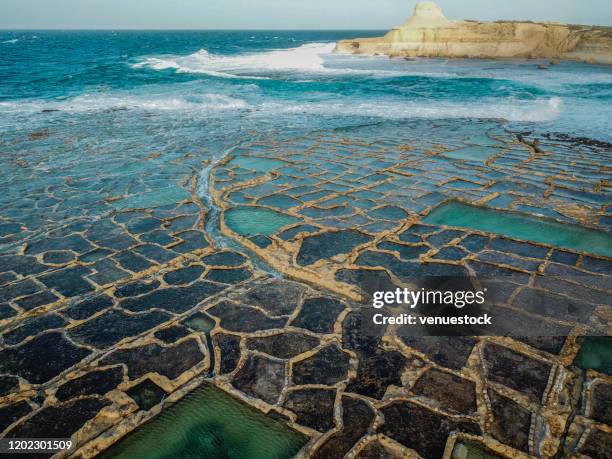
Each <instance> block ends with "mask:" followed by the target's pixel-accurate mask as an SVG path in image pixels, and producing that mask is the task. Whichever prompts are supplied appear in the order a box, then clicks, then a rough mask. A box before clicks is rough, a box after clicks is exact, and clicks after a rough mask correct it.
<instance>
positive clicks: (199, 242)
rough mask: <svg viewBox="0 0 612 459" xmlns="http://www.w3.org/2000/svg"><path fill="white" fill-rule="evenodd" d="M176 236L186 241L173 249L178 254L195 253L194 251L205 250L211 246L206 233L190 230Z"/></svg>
mask: <svg viewBox="0 0 612 459" xmlns="http://www.w3.org/2000/svg"><path fill="white" fill-rule="evenodd" d="M175 236H176V237H178V238H181V239H182V240H183V241H184V242H181V243H180V244H178V245H175V246H173V247H172V250H174V251H176V252H180V253H188V252H193V251H194V250H198V249H205V248H206V247H208V245H209V244H208V241H207V240H206V237H205V236H204V233H203V232H201V231H195V230H189V231H184V232H182V233H179V234H175Z"/></svg>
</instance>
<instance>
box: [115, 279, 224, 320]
mask: <svg viewBox="0 0 612 459" xmlns="http://www.w3.org/2000/svg"><path fill="white" fill-rule="evenodd" d="M223 289H224V287H222V286H220V285H217V284H213V283H210V282H196V283H195V284H192V285H190V286H187V287H170V288H162V289H158V290H155V291H153V292H150V293H147V294H145V295H143V296H140V297H137V298H128V299H125V300H123V301H122V302H121V306H122V307H123V308H125V309H127V310H129V311H133V312H140V311H147V310H149V309H152V308H160V309H164V310H166V311H168V312H173V313H178V314H180V313H182V312H186V311H188V310H190V309H192V308H194V307H195V306H197V305H198V303H200V302H202V301H204V300H205V299H207V298H209V297H211V296H213V295H215V294H217V293H219V292H220V291H221V290H223Z"/></svg>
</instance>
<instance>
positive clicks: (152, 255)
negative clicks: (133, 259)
mask: <svg viewBox="0 0 612 459" xmlns="http://www.w3.org/2000/svg"><path fill="white" fill-rule="evenodd" d="M133 250H134V252H135V253H138V254H139V255H142V256H143V257H145V258H148V259H149V260H153V261H155V262H157V263H160V264H161V263H168V262H169V261H171V260H174V259H175V258H177V257H178V256H179V254H178V253H176V252H174V251H172V250H169V249H163V248H161V247H160V246H158V245H155V244H142V245H139V246H138V247H134V249H133Z"/></svg>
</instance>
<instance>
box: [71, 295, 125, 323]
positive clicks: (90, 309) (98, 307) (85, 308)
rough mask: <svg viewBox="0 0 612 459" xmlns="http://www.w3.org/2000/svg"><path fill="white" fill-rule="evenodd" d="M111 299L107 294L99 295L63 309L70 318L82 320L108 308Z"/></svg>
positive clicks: (111, 303)
mask: <svg viewBox="0 0 612 459" xmlns="http://www.w3.org/2000/svg"><path fill="white" fill-rule="evenodd" d="M112 305H113V300H112V298H110V297H109V296H107V295H100V296H97V297H95V298H90V299H87V300H85V301H81V302H78V303H76V304H74V305H72V306H70V307H68V308H66V309H65V310H64V312H65V313H66V314H67V315H68V316H70V317H71V318H72V319H77V320H83V319H87V318H88V317H91V316H93V315H94V314H95V313H97V312H100V311H103V310H104V309H107V308H110V307H111V306H112Z"/></svg>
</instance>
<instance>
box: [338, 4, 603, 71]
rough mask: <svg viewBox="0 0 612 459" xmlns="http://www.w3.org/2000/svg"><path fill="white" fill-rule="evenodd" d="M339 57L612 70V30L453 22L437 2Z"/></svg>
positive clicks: (345, 45)
mask: <svg viewBox="0 0 612 459" xmlns="http://www.w3.org/2000/svg"><path fill="white" fill-rule="evenodd" d="M336 51H337V52H343V53H353V54H364V55H375V54H384V55H388V56H391V57H451V58H544V59H572V60H582V61H588V62H592V63H604V64H612V28H611V27H597V26H582V25H567V24H560V23H553V22H527V21H525V22H520V21H495V22H478V21H470V20H465V21H451V20H448V19H447V18H446V17H445V16H444V14H443V12H442V10H441V9H440V7H439V6H438V5H436V4H435V3H434V2H419V3H417V5H416V7H415V9H414V14H413V15H412V17H411V18H410V19H408V21H406V22H405V23H404V24H402V25H401V26H399V27H395V28H393V29H392V30H391V31H390V32H389V33H387V34H386V35H385V36H384V37H375V38H357V39H354V40H343V41H340V42H338V44H337V47H336Z"/></svg>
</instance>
